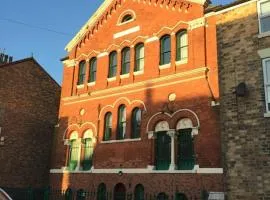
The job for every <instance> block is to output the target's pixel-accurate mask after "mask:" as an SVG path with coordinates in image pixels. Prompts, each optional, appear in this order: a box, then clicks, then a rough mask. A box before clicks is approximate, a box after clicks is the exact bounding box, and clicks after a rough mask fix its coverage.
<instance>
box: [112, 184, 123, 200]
mask: <svg viewBox="0 0 270 200" xmlns="http://www.w3.org/2000/svg"><path fill="white" fill-rule="evenodd" d="M125 199H126V188H125V186H124V184H123V183H118V184H116V185H115V187H114V200H125Z"/></svg>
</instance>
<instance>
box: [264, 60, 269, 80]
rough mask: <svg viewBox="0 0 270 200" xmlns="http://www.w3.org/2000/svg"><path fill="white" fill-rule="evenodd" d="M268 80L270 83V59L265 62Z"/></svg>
mask: <svg viewBox="0 0 270 200" xmlns="http://www.w3.org/2000/svg"><path fill="white" fill-rule="evenodd" d="M265 71H266V82H267V83H270V60H268V61H266V62H265Z"/></svg>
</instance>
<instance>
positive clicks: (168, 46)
mask: <svg viewBox="0 0 270 200" xmlns="http://www.w3.org/2000/svg"><path fill="white" fill-rule="evenodd" d="M166 51H171V39H170V37H165V38H164V40H163V52H166Z"/></svg>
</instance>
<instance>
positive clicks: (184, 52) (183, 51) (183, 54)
mask: <svg viewBox="0 0 270 200" xmlns="http://www.w3.org/2000/svg"><path fill="white" fill-rule="evenodd" d="M187 57H188V48H187V47H183V48H181V53H180V59H181V60H184V59H186V58H187Z"/></svg>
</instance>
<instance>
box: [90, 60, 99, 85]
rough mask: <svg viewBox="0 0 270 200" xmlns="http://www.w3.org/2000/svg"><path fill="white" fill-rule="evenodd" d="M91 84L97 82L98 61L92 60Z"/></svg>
mask: <svg viewBox="0 0 270 200" xmlns="http://www.w3.org/2000/svg"><path fill="white" fill-rule="evenodd" d="M89 69H90V70H89V82H95V81H96V74H97V59H96V58H92V59H91V60H90V68H89Z"/></svg>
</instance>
